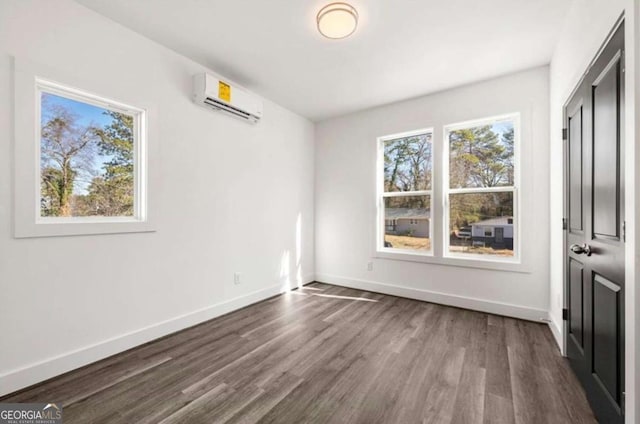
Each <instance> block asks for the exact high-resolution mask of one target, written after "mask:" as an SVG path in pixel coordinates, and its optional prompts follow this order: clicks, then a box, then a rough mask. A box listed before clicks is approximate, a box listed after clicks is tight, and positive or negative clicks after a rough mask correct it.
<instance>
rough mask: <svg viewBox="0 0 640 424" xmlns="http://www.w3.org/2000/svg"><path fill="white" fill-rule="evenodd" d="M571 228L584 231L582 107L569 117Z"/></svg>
mask: <svg viewBox="0 0 640 424" xmlns="http://www.w3.org/2000/svg"><path fill="white" fill-rule="evenodd" d="M568 128H569V152H568V154H569V163H570V166H569V169H570V174H569V228H570V229H571V230H572V231H582V230H583V219H582V105H580V106H579V107H578V109H577V110H576V112H575V113H574V114H573V115H572V116H570V117H569V126H568Z"/></svg>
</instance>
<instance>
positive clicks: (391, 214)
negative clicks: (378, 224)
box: [384, 196, 431, 252]
mask: <svg viewBox="0 0 640 424" xmlns="http://www.w3.org/2000/svg"><path fill="white" fill-rule="evenodd" d="M430 210H431V197H430V196H402V197H385V199H384V246H385V247H387V248H393V249H403V250H415V251H420V252H428V251H430V250H431V234H430V225H429V224H430V219H431V215H430Z"/></svg>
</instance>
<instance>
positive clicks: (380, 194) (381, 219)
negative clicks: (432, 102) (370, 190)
mask: <svg viewBox="0 0 640 424" xmlns="http://www.w3.org/2000/svg"><path fill="white" fill-rule="evenodd" d="M423 134H430V135H431V164H432V165H431V169H432V171H431V189H430V190H416V191H400V192H385V191H384V144H385V143H386V142H388V141H392V140H397V139H399V138H406V137H413V136H417V135H423ZM434 147H435V146H434V131H433V128H423V129H419V130H414V131H406V132H402V133H396V134H390V135H386V136H382V137H378V139H377V158H376V170H377V172H376V204H377V207H376V210H377V219H376V223H377V225H376V253H377V254H378V255H387V254H388V255H390V257H394V256H396V255H402V256H410V257H433V251H434V249H433V228H434V226H433V189H434V183H435V182H434V171H433V168H434V165H435V151H434ZM411 196H429V240H430V243H431V244H430V247H431V248H430V249H429V250H428V251H424V252H421V251H418V250H409V249H398V248H394V247H384V235H385V230H386V225H385V205H384V199H385V198H388V197H411Z"/></svg>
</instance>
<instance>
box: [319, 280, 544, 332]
mask: <svg viewBox="0 0 640 424" xmlns="http://www.w3.org/2000/svg"><path fill="white" fill-rule="evenodd" d="M316 281H320V282H323V283H327V284H335V285H338V286H344V287H350V288H354V289H359V290H367V291H373V292H378V293H383V294H389V295H392V296H400V297H408V298H410V299H416V300H422V301H425V302H431V303H438V304H441V305H448V306H455V307H458V308H464V309H471V310H474V311H481V312H487V313H491V314H496V315H503V316H507V317H512V318H519V319H525V320H528V321H535V322H546V321H547V319H548V317H549V312H548V311H546V310H543V309H535V308H529V307H526V306H519V305H512V304H509V303H502V302H494V301H492V300H486V299H476V298H472V297H465V296H459V295H454V294H447V293H439V292H434V291H429V290H421V289H416V288H411V287H403V286H397V285H392V284H385V283H378V282H375V281H367V280H359V279H354V278H345V277H338V276H335V275H327V274H316Z"/></svg>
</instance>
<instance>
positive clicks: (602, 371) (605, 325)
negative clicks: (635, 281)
mask: <svg viewBox="0 0 640 424" xmlns="http://www.w3.org/2000/svg"><path fill="white" fill-rule="evenodd" d="M620 289H621V288H620V286H619V285H617V284H615V283H613V282H611V281H609V280H607V279H606V278H604V277H602V276H601V275H598V274H595V275H594V278H593V370H592V371H593V374H594V375H595V376H596V377H597V378H598V379H599V380H600V382H601V383H602V385H603V386H604V388H605V389H606V390H607V392H608V393H609V396H611V398H612V399H613V400H614V401H615V402H616V403H618V402H619V395H620V390H619V387H620V376H619V372H618V367H619V363H618V358H619V357H620V352H619V350H618V348H619V343H618V340H619V339H620V329H619V326H618V315H619V312H620V298H619V295H620Z"/></svg>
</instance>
